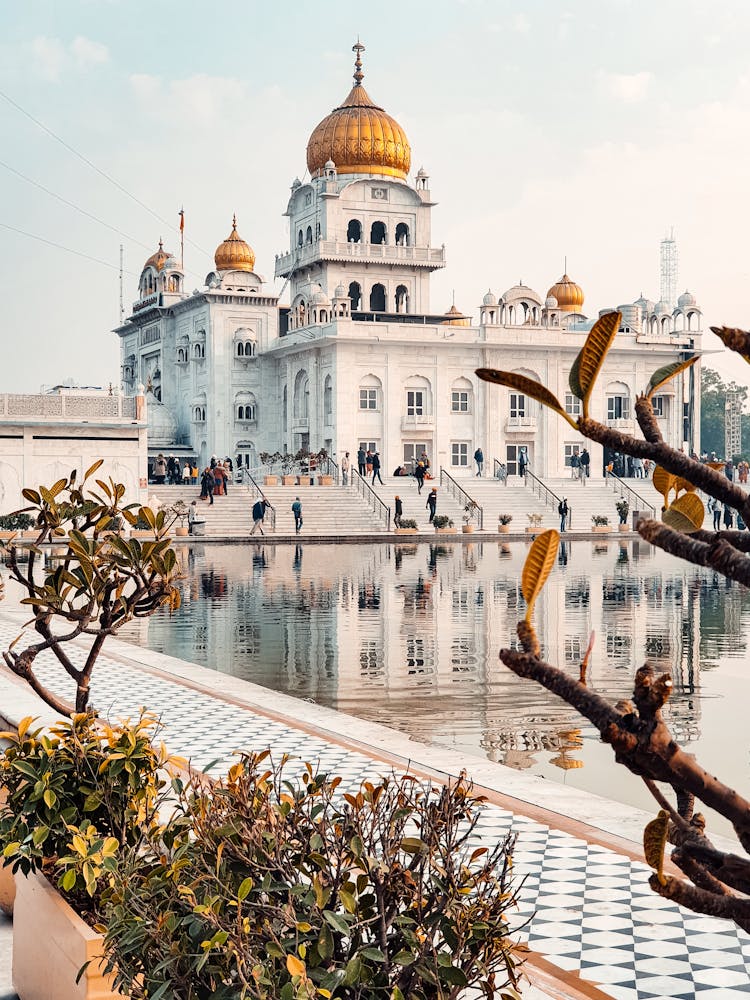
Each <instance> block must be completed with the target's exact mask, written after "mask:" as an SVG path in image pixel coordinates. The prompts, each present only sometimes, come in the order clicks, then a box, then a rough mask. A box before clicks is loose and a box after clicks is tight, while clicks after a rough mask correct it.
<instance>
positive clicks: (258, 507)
mask: <svg viewBox="0 0 750 1000" xmlns="http://www.w3.org/2000/svg"><path fill="white" fill-rule="evenodd" d="M273 509H274V508H273V507H272V506H271V502H270V500H267V499H266V498H265V497H260V499H258V500H256V501H255V503H254V504H253V526H252V528H251V529H250V534H251V535H254V534H255V532H256V531H259V532H260V533H261V535H262V534H264V531H263V522H264V521H265V518H266V514H267V512H268V511H269V510H273ZM292 517H293V518H294V533H295V534H296V535H298V534H299V533H300V531H301V530H302V501H301V500H300V498H299V497H295V498H294V503H293V504H292Z"/></svg>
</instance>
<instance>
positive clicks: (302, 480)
mask: <svg viewBox="0 0 750 1000" xmlns="http://www.w3.org/2000/svg"><path fill="white" fill-rule="evenodd" d="M314 483H315V479H314V478H313V476H308V475H305V476H297V486H313V485H314Z"/></svg>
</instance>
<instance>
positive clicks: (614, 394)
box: [605, 382, 630, 426]
mask: <svg viewBox="0 0 750 1000" xmlns="http://www.w3.org/2000/svg"><path fill="white" fill-rule="evenodd" d="M605 398H606V402H607V423H608V424H609V425H610V426H612V425H614V426H617V425H618V423H619V422H620V421H621V420H630V389H629V388H628V387H627V385H626V384H625V383H624V382H610V384H609V385H608V386H607V389H606V397H605Z"/></svg>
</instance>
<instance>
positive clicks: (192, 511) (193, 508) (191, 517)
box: [188, 500, 198, 535]
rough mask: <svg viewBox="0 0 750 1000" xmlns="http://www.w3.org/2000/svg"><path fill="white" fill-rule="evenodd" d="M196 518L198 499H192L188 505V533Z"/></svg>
mask: <svg viewBox="0 0 750 1000" xmlns="http://www.w3.org/2000/svg"><path fill="white" fill-rule="evenodd" d="M197 519H198V501H197V500H193V502H192V503H191V504H190V506H189V507H188V534H189V535H192V533H193V525H194V524H195V522H196V521H197Z"/></svg>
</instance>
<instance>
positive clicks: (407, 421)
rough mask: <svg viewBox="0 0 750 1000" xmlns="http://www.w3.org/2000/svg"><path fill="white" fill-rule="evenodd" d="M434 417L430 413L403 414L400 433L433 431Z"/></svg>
mask: <svg viewBox="0 0 750 1000" xmlns="http://www.w3.org/2000/svg"><path fill="white" fill-rule="evenodd" d="M434 428H435V417H434V416H433V415H432V414H431V413H405V414H404V415H403V417H402V418H401V430H402V431H415V430H434Z"/></svg>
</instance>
